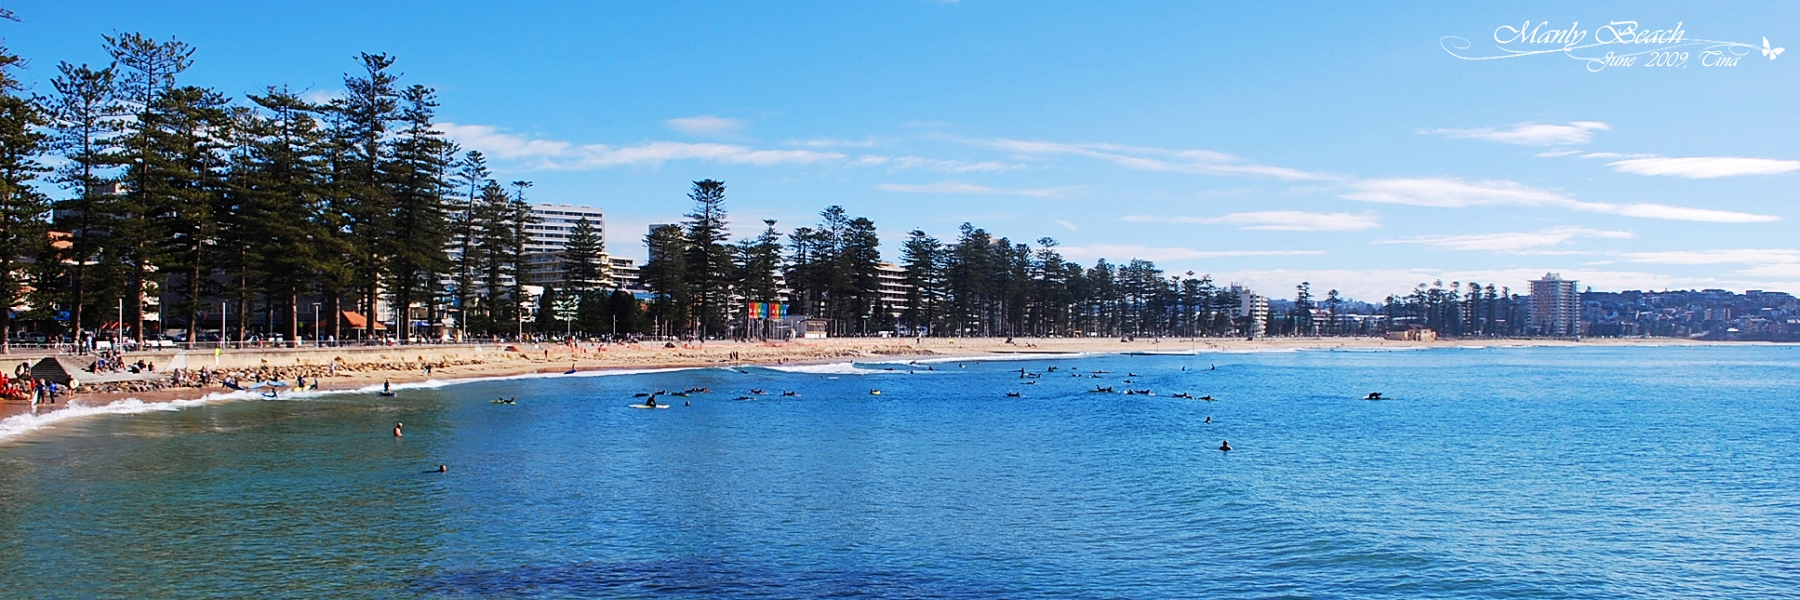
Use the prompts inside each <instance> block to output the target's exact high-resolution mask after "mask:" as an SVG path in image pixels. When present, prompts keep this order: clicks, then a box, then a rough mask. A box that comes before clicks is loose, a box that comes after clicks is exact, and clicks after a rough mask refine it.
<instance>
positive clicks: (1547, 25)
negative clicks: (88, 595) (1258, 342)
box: [0, 0, 1800, 301]
mask: <svg viewBox="0 0 1800 600" xmlns="http://www.w3.org/2000/svg"><path fill="white" fill-rule="evenodd" d="M261 4H262V3H238V2H159V3H147V2H82V1H78V0H60V1H53V2H52V1H29V2H8V3H5V4H4V5H5V6H7V7H8V8H11V9H13V10H14V12H16V13H17V14H18V15H19V17H20V18H21V19H22V22H19V23H0V38H4V40H5V42H6V43H7V44H8V46H9V47H10V48H11V49H12V50H13V51H14V52H16V53H18V54H20V55H22V56H24V57H25V58H26V59H27V60H28V61H29V64H28V69H27V71H26V73H25V74H24V79H25V80H26V81H27V82H28V83H30V84H31V85H32V88H31V89H32V91H36V92H39V93H49V91H50V86H49V84H48V81H49V78H50V77H51V76H52V75H53V74H54V71H55V68H56V64H57V63H58V62H62V61H67V62H71V63H91V64H95V65H99V64H104V63H105V62H106V61H107V58H106V55H105V53H104V52H103V50H102V47H101V43H102V40H101V36H102V35H106V34H112V33H115V32H121V33H122V32H138V33H143V34H146V35H149V36H152V37H155V38H157V39H166V38H170V37H173V38H177V39H180V40H182V41H185V42H187V43H189V44H192V45H194V46H196V47H197V48H198V52H197V53H196V54H195V64H194V66H193V68H191V69H190V70H189V71H188V72H186V73H184V74H183V75H182V82H183V83H186V84H191V85H201V86H208V87H213V88H216V89H219V90H220V91H223V92H226V93H228V94H234V95H237V96H238V97H239V98H241V97H242V95H243V94H246V93H257V92H260V91H262V90H263V89H264V88H266V87H267V86H271V85H288V86H291V87H293V88H296V89H304V90H307V93H308V94H309V95H310V97H312V98H315V99H325V98H330V97H332V96H333V95H334V94H338V93H341V90H342V88H343V84H342V81H343V77H344V74H345V73H347V72H350V71H351V70H352V69H354V68H355V62H354V57H355V56H356V55H357V54H358V53H359V52H371V53H388V54H391V55H394V56H395V57H397V59H398V62H397V65H396V70H397V71H399V72H401V73H403V74H404V77H403V78H402V83H405V84H411V83H421V84H425V85H429V86H432V87H434V88H435V89H436V90H437V91H438V94H439V96H440V99H441V102H442V108H441V111H440V115H439V124H440V127H441V128H442V130H443V131H445V132H446V133H448V134H449V135H450V136H451V137H453V138H454V139H455V140H457V141H458V142H459V143H460V144H461V145H462V146H463V147H464V148H466V149H473V150H480V151H482V152H483V153H484V154H486V155H487V156H488V157H490V159H491V161H492V167H493V168H494V170H495V172H496V178H498V179H500V180H501V181H503V182H508V181H513V180H528V181H532V182H533V183H534V186H533V187H532V188H530V192H529V193H530V197H531V199H532V200H534V201H538V202H549V203H567V204H579V205H587V206H595V207H600V208H602V209H604V210H605V211H606V213H607V228H608V239H607V244H608V249H609V250H610V251H611V252H613V253H614V254H616V255H622V256H633V257H638V258H642V257H643V255H644V249H643V244H642V237H643V233H644V230H645V226H646V225H648V224H651V223H666V222H671V221H674V220H677V219H679V218H680V216H681V215H682V214H683V213H684V212H686V211H687V209H688V208H689V205H690V201H689V200H688V199H687V198H686V193H687V191H688V189H689V187H690V185H691V182H693V181H695V180H700V179H718V180H722V181H724V182H725V183H726V185H727V198H728V200H727V208H728V210H729V211H730V217H731V220H732V224H733V228H732V233H733V235H734V236H735V237H749V236H751V235H754V234H755V233H757V232H759V231H760V230H761V229H762V227H763V225H762V221H763V220H764V219H775V220H776V221H777V223H778V224H777V226H778V227H779V228H781V229H782V230H783V231H788V230H791V229H792V228H794V227H799V226H805V225H811V224H814V223H816V222H817V221H818V213H819V211H821V210H823V209H824V208H825V207H826V206H829V205H834V204H835V205H841V206H843V207H844V208H845V209H846V210H847V211H848V212H849V213H850V214H852V215H858V216H867V217H869V218H870V219H872V220H874V221H875V223H876V225H877V227H879V228H880V230H881V232H882V240H883V242H884V250H885V252H886V255H887V258H888V259H889V260H897V259H898V258H899V253H898V246H899V242H900V241H901V240H902V239H903V238H904V237H905V235H906V233H907V232H908V231H911V230H914V229H920V230H923V231H925V232H926V233H929V234H932V235H934V236H937V237H939V238H942V239H946V240H951V239H954V238H955V237H956V235H957V229H958V227H959V226H960V225H961V224H962V223H964V222H969V223H973V224H974V225H975V226H977V227H981V228H984V229H986V230H988V231H989V232H992V233H993V234H994V235H996V236H1004V237H1007V238H1009V239H1011V240H1012V241H1014V242H1024V243H1029V244H1031V245H1033V246H1034V247H1035V246H1037V245H1038V243H1037V240H1038V239H1039V238H1044V237H1050V238H1054V239H1055V240H1056V243H1057V244H1058V245H1059V248H1060V250H1061V252H1062V253H1063V254H1064V255H1065V256H1066V257H1068V258H1069V259H1072V260H1078V261H1080V262H1082V263H1084V264H1092V263H1093V261H1095V260H1096V259H1099V258H1102V257H1104V258H1106V259H1108V260H1109V261H1112V262H1115V263H1116V262H1125V261H1128V260H1130V259H1133V258H1142V259H1148V260H1153V261H1155V262H1156V263H1157V265H1158V266H1160V267H1161V268H1163V269H1164V270H1165V271H1167V272H1169V273H1170V274H1182V273H1185V272H1187V271H1192V272H1194V273H1196V274H1211V275H1212V276H1213V277H1214V279H1215V280H1217V281H1219V282H1221V283H1227V282H1242V283H1245V284H1247V285H1250V286H1251V287H1253V288H1255V289H1257V291H1259V292H1261V293H1264V294H1268V295H1273V296H1278V297H1282V296H1289V295H1292V290H1293V286H1295V285H1296V284H1298V283H1300V282H1302V281H1307V282H1310V283H1311V284H1312V287H1313V289H1314V291H1315V293H1322V292H1323V291H1324V290H1327V289H1337V290H1340V291H1341V292H1343V293H1344V294H1345V295H1346V296H1349V297H1352V298H1357V299H1362V300H1368V301H1379V300H1380V299H1381V298H1383V297H1385V296H1386V295H1388V294H1403V293H1406V292H1407V291H1409V290H1411V289H1412V287H1413V286H1414V285H1416V284H1420V283H1430V282H1432V281H1437V280H1441V281H1443V282H1444V283H1446V284H1448V283H1450V282H1452V281H1460V282H1465V283H1466V282H1468V281H1479V282H1481V283H1484V284H1485V283H1494V284H1497V285H1500V286H1510V287H1512V288H1513V289H1515V290H1519V289H1521V288H1525V287H1527V283H1526V282H1527V281H1528V280H1530V279H1534V278H1537V277H1539V276H1541V275H1543V274H1544V273H1547V272H1555V273H1560V274H1561V275H1562V276H1563V277H1564V278H1568V279H1577V280H1579V281H1580V282H1581V285H1582V286H1583V287H1584V288H1585V287H1592V288H1593V289H1595V290H1603V291H1619V290H1631V289H1644V290H1651V289H1689V288H1725V289H1731V290H1737V291H1742V290H1746V289H1767V290H1784V291H1789V292H1795V293H1800V228H1797V227H1796V224H1797V223H1800V202H1797V201H1800V197H1797V196H1800V185H1797V184H1800V143H1797V140H1796V139H1795V133H1796V132H1800V110H1796V108H1795V106H1796V105H1795V98H1796V97H1800V94H1797V93H1796V92H1800V52H1796V53H1794V55H1791V56H1790V55H1785V54H1782V53H1781V52H1777V51H1776V50H1777V49H1780V48H1784V47H1786V46H1789V45H1792V46H1795V47H1800V3H1793V2H1774V1H1769V2H1738V3H1729V4H1723V5H1721V4H1720V3H1701V2H1679V3H1676V2H1506V3H1444V2H1420V3H1413V4H1401V3H1384V4H1383V5H1381V6H1378V7H1366V6H1357V5H1355V4H1356V3H1342V2H1320V3H1288V4H1280V5H1275V6H1270V4H1271V3H1261V2H1255V3H1253V2H1242V3H1223V2H1221V3H1197V2H1166V3H1164V2H1131V3H1082V2H1044V1H1033V2H1024V1H1019V2H1013V1H988V0H962V1H951V2H944V1H933V0H885V1H884V0H870V1H865V2H818V3H807V2H789V3H780V4H775V5H758V4H753V3H722V2H721V3H706V2H693V3H679V2H642V3H625V2H566V3H564V2H530V3H505V5H502V4H501V3H493V4H484V3H463V2H450V1H437V2H355V3H351V2H307V3H285V4H287V5H286V6H271V7H266V8H265V7H262V6H261ZM270 4H274V3H270ZM246 7H254V8H246ZM1624 22H1632V23H1635V24H1636V25H1635V26H1633V25H1629V24H1626V23H1624ZM1521 30H1522V31H1521ZM1765 40H1766V43H1767V44H1768V49H1767V50H1765V49H1764V44H1765ZM1627 42H1635V43H1627ZM1609 52H1610V53H1612V54H1613V56H1614V57H1615V60H1614V61H1611V62H1607V61H1604V60H1599V61H1595V60H1587V59H1596V58H1602V59H1603V57H1604V56H1605V55H1606V54H1607V53H1609ZM1490 57H1504V58H1494V59H1488V58H1490ZM1626 57H1629V58H1630V60H1631V63H1630V64H1625V63H1624V59H1625V58H1626ZM1662 63H1672V64H1666V65H1665V64H1662Z"/></svg>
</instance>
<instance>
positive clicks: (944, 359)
mask: <svg viewBox="0 0 1800 600" xmlns="http://www.w3.org/2000/svg"><path fill="white" fill-rule="evenodd" d="M1108 354H1119V353H1118V352H1043V353H1036V352H1009V353H1004V354H970V355H967V356H941V357H935V358H921V359H918V360H915V361H910V362H916V363H919V364H922V365H924V364H934V363H935V364H944V363H953V362H954V363H960V362H998V361H1003V360H1069V359H1075V358H1084V357H1089V356H1106V355H1108ZM903 364H906V363H903Z"/></svg>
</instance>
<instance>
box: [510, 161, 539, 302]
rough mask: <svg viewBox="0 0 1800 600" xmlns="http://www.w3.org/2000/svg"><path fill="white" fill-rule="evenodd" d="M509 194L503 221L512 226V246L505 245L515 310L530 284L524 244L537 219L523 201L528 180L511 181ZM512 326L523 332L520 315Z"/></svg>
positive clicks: (529, 237) (529, 185) (529, 204)
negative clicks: (511, 189)
mask: <svg viewBox="0 0 1800 600" xmlns="http://www.w3.org/2000/svg"><path fill="white" fill-rule="evenodd" d="M512 185H513V196H512V198H510V199H509V200H508V202H507V205H506V207H507V215H506V219H507V220H506V223H507V224H508V226H510V227H512V236H511V239H512V246H511V247H509V248H507V253H506V258H507V261H508V262H511V263H512V265H513V285H512V290H511V294H510V296H511V303H512V306H513V307H514V310H515V311H520V310H522V307H523V304H521V303H523V302H525V296H526V294H525V286H526V285H528V284H530V283H531V270H530V269H529V268H528V267H529V265H528V264H527V261H528V257H527V254H526V251H525V244H527V243H529V242H530V241H531V233H530V231H529V230H530V229H531V226H532V225H534V224H536V223H538V222H540V220H539V219H538V218H537V215H536V214H533V213H532V212H531V203H529V202H526V201H525V190H526V189H527V188H530V187H531V182H529V181H514V182H512ZM515 319H517V321H516V322H515V323H514V328H515V329H516V330H517V332H518V333H519V334H521V335H523V334H524V328H525V321H524V315H523V314H518V315H517V316H516V317H515Z"/></svg>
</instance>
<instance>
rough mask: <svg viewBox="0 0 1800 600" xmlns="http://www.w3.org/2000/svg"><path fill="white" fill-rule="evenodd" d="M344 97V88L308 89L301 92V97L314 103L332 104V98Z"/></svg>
mask: <svg viewBox="0 0 1800 600" xmlns="http://www.w3.org/2000/svg"><path fill="white" fill-rule="evenodd" d="M342 97H344V90H307V91H306V92H305V93H302V94H300V99H301V100H305V101H307V102H310V103H313V104H330V103H331V101H332V100H336V99H338V98H342Z"/></svg>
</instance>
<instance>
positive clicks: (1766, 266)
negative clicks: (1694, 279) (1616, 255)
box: [1621, 248, 1800, 291]
mask: <svg viewBox="0 0 1800 600" xmlns="http://www.w3.org/2000/svg"><path fill="white" fill-rule="evenodd" d="M1621 258H1622V259H1623V260H1625V261H1627V262H1634V263H1646V264H1659V265H1744V268H1742V269H1738V270H1736V271H1733V272H1732V274H1733V275H1735V276H1737V277H1741V278H1753V280H1751V281H1750V282H1749V283H1746V284H1745V285H1744V286H1743V287H1745V288H1762V289H1781V290H1787V291H1796V290H1797V289H1800V288H1796V287H1795V286H1797V285H1800V250H1794V249H1788V248H1764V249H1753V248H1733V249H1720V250H1669V251H1662V252H1629V253H1626V254H1624V255H1622V256H1621ZM1714 287H1718V286H1714Z"/></svg>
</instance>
